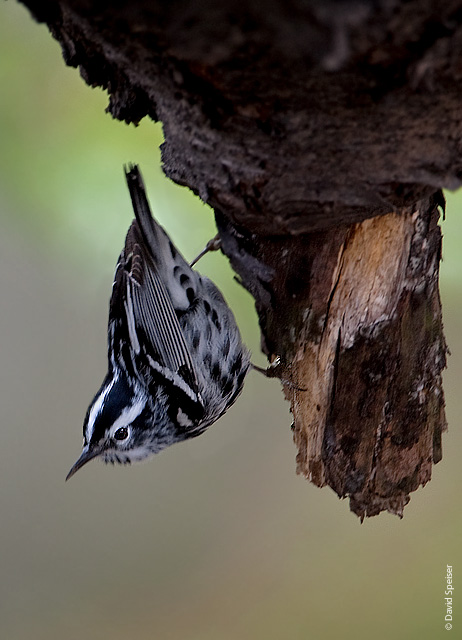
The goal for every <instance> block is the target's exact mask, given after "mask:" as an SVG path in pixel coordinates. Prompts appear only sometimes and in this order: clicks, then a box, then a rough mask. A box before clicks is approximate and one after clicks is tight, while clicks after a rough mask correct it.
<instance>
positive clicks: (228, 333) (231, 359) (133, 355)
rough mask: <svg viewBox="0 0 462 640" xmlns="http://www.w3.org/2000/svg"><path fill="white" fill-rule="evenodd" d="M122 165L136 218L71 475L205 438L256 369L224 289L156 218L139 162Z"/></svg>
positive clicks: (115, 284) (114, 291) (120, 262)
mask: <svg viewBox="0 0 462 640" xmlns="http://www.w3.org/2000/svg"><path fill="white" fill-rule="evenodd" d="M124 171H125V177H126V181H127V186H128V190H129V193H130V196H131V201H132V205H133V210H134V213H135V219H134V220H133V222H132V224H131V226H130V228H129V230H128V233H127V236H126V239H125V246H124V248H123V250H122V252H121V254H120V257H119V259H118V262H117V265H116V269H115V276H114V282H113V286H112V295H111V298H110V303H109V321H108V371H107V374H106V376H105V378H104V380H103V383H102V385H101V387H100V389H99V390H98V392H97V394H96V395H95V397H94V399H93V401H92V402H91V404H90V406H89V408H88V411H87V413H86V416H85V420H84V424H83V448H82V453H81V455H80V457H79V458H78V460H77V461H76V462H75V464H74V465H73V466H72V468H71V469H70V471H69V473H68V475H67V477H66V480H68V479H69V478H71V477H72V476H73V475H74V474H75V473H76V472H77V471H78V470H79V469H81V468H82V467H83V466H84V465H85V464H87V462H89V461H90V460H92V459H94V458H100V459H102V460H103V461H104V462H106V463H112V464H114V463H119V464H129V463H132V462H138V461H141V460H145V459H147V458H149V457H151V456H153V455H155V454H156V453H158V452H159V451H161V450H162V449H165V448H166V447H169V446H170V445H172V444H174V443H177V442H182V441H184V440H188V439H190V438H194V437H196V436H199V435H200V434H202V433H203V432H204V431H205V430H206V429H207V428H208V427H209V426H210V425H212V424H213V423H214V422H215V421H216V420H218V418H220V417H221V416H222V415H223V414H224V413H225V412H226V411H227V410H228V409H229V407H230V406H231V405H232V404H233V403H234V402H235V400H236V399H237V397H238V396H239V394H240V393H241V391H242V388H243V385H244V379H245V377H246V374H247V372H248V371H249V369H250V367H251V364H250V353H249V351H248V349H247V348H246V347H245V346H244V344H243V341H242V338H241V335H240V332H239V329H238V326H237V324H236V321H235V318H234V315H233V313H232V311H231V309H230V308H229V306H228V305H227V303H226V302H225V300H224V298H223V296H222V294H221V293H220V291H219V290H218V288H217V287H216V285H215V284H214V283H213V282H212V281H211V280H210V279H209V278H207V277H205V276H203V275H201V274H200V273H199V272H198V271H196V270H195V269H193V268H192V267H191V266H190V265H189V264H188V262H187V261H186V260H185V258H184V257H183V256H182V255H181V253H180V252H179V251H178V249H177V248H176V247H175V245H174V244H173V242H172V241H171V240H170V238H169V236H168V235H167V233H166V231H165V230H164V229H163V228H162V227H161V226H160V225H159V223H158V222H157V221H156V220H155V219H154V217H153V216H152V213H151V209H150V206H149V202H148V198H147V195H146V189H145V186H144V182H143V178H142V175H141V171H140V169H139V167H138V165H131V164H130V165H128V166H125V167H124ZM215 244H216V243H215Z"/></svg>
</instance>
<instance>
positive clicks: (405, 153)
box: [23, 0, 462, 518]
mask: <svg viewBox="0 0 462 640" xmlns="http://www.w3.org/2000/svg"><path fill="white" fill-rule="evenodd" d="M23 1H24V3H25V4H26V5H28V6H29V7H30V9H31V11H32V12H33V14H34V15H35V17H36V18H37V19H38V20H42V21H45V22H47V24H48V26H49V27H50V30H51V32H52V33H53V35H54V36H55V37H56V38H57V39H58V40H59V42H60V43H61V45H62V49H63V55H64V58H65V61H66V62H67V63H68V64H70V65H73V66H79V67H80V71H81V74H82V76H83V78H84V79H85V80H86V81H87V82H88V83H89V84H91V85H100V86H103V87H106V88H107V89H108V92H109V95H110V102H109V107H108V109H109V111H110V112H111V113H112V115H113V116H114V117H117V118H120V119H124V120H126V121H127V122H136V121H139V120H140V119H141V118H142V117H144V116H145V115H149V116H150V117H152V118H153V119H156V120H161V121H162V123H163V126H164V133H165V143H164V145H163V148H162V158H163V163H164V171H165V173H166V174H167V175H168V176H170V177H171V178H172V179H173V180H175V181H176V182H178V183H180V184H184V185H187V186H188V187H190V188H191V189H192V190H193V191H194V192H195V193H197V194H198V195H199V196H200V197H201V198H202V199H203V200H204V202H207V203H208V204H210V205H211V206H212V207H213V208H214V210H215V215H216V220H217V226H218V229H219V233H220V236H221V239H222V247H223V252H224V253H225V254H226V255H227V256H228V257H229V259H230V261H231V264H232V266H233V268H234V269H235V271H236V273H237V274H238V275H239V277H240V278H241V280H242V282H243V284H244V286H246V287H247V288H248V290H249V291H250V292H251V294H252V295H253V296H254V298H255V301H256V306H257V311H258V315H259V319H260V325H261V330H262V347H263V350H264V352H265V353H266V354H267V355H268V357H269V359H270V361H275V362H278V363H279V364H278V365H277V366H275V367H274V368H273V369H272V371H273V373H274V374H275V375H276V374H277V375H281V377H282V379H283V381H284V386H285V390H286V395H287V397H288V398H289V400H290V402H291V408H292V412H293V416H294V439H295V442H296V444H297V446H298V449H299V453H298V456H297V469H298V471H299V472H300V473H303V474H304V475H305V476H306V477H308V478H309V479H310V480H311V481H313V482H314V483H315V484H317V485H319V486H322V485H324V484H328V485H330V486H331V487H332V488H333V489H334V490H335V491H336V492H337V493H338V495H339V496H342V497H343V496H349V498H350V505H351V509H352V510H353V511H354V512H355V513H356V514H357V515H359V516H360V517H361V518H363V517H364V516H369V515H375V514H378V513H380V512H381V511H383V510H388V511H391V512H392V513H397V514H399V515H401V514H402V511H403V507H404V505H405V504H406V503H407V502H408V500H409V493H410V492H412V491H414V490H415V489H416V488H417V487H418V486H419V485H421V484H425V482H427V481H428V480H429V479H430V475H431V466H432V463H434V462H438V461H439V460H440V458H441V433H442V431H443V430H444V429H445V427H446V422H445V416H444V398H443V390H442V386H441V371H442V369H443V368H444V366H445V356H446V346H445V341H444V337H443V330H442V321H441V306H440V300H439V293H438V269H439V260H440V256H441V234H440V230H439V227H438V217H439V208H441V207H442V206H444V200H443V197H442V195H441V191H440V189H441V188H442V187H447V188H455V187H457V186H459V185H460V177H461V175H462V154H461V153H460V148H461V138H462V115H461V114H462V110H461V108H460V105H461V104H462V100H461V99H462V88H461V87H462V84H461V83H460V82H458V80H460V78H461V75H462V65H461V63H460V60H461V59H462V58H461V56H460V49H461V46H462V2H437V1H436V0H434V1H431V0H424V1H422V0H408V1H406V2H405V1H404V0H401V1H400V0H385V1H384V2H381V3H377V2H374V1H373V0H359V1H358V0H346V1H345V0H344V1H343V2H338V1H335V0H330V1H327V2H326V1H325V0H323V1H322V2H321V1H320V0H319V1H318V0H313V2H311V3H306V2H304V1H303V0H294V1H293V2H291V3H285V2H283V1H282V0H268V1H266V2H261V1H260V0H254V1H253V2H245V1H242V0H240V1H239V2H238V1H237V0H226V1H224V2H222V3H215V2H211V1H210V0H205V1H204V2H201V3H197V2H193V1H192V0H179V1H178V2H175V3H164V2H160V1H156V0H131V2H118V3H116V4H114V3H109V2H106V1H104V2H89V1H88V0H54V1H52V0H48V1H47V0H40V2H38V0H23ZM276 357H277V358H278V360H277V361H276Z"/></svg>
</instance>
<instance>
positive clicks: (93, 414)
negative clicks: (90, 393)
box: [85, 376, 117, 442]
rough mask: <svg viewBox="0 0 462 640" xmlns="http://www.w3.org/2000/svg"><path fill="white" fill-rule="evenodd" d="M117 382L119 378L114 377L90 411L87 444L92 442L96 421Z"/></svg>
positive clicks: (86, 431)
mask: <svg viewBox="0 0 462 640" xmlns="http://www.w3.org/2000/svg"><path fill="white" fill-rule="evenodd" d="M116 380H117V376H114V377H113V378H112V380H111V382H110V383H109V384H108V385H107V386H106V387H105V388H104V390H103V391H102V392H101V393H100V394H99V396H98V398H97V400H96V402H95V404H94V405H93V406H92V408H91V410H90V415H89V416H88V423H87V428H86V429H85V433H86V439H87V442H90V440H91V436H92V434H93V428H94V426H95V421H96V418H97V417H98V415H99V414H100V413H101V409H102V407H103V404H104V401H105V400H106V398H107V396H108V394H109V392H110V391H111V389H112V387H113V386H114V384H115V381H116Z"/></svg>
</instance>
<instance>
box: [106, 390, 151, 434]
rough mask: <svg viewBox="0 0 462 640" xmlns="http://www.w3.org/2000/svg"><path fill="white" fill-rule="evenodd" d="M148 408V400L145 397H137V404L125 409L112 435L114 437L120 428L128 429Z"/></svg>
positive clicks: (116, 422) (113, 426)
mask: <svg viewBox="0 0 462 640" xmlns="http://www.w3.org/2000/svg"><path fill="white" fill-rule="evenodd" d="M145 406H146V400H145V398H144V397H143V396H137V397H136V398H135V402H134V403H133V404H131V405H130V406H129V407H125V409H124V410H123V411H122V413H121V414H120V416H119V417H118V418H117V420H116V421H115V422H114V424H113V425H112V427H111V435H113V434H114V433H115V432H116V431H117V429H120V427H128V426H129V425H130V424H131V423H132V422H133V421H134V420H136V418H137V417H138V416H139V415H140V413H141V412H142V411H143V409H144V407H145Z"/></svg>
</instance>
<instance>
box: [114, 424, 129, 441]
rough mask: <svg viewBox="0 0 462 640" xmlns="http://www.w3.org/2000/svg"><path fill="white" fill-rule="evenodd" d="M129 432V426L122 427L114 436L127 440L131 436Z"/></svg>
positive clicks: (117, 438)
mask: <svg viewBox="0 0 462 640" xmlns="http://www.w3.org/2000/svg"><path fill="white" fill-rule="evenodd" d="M129 434H130V432H129V430H128V427H120V428H119V429H117V431H116V432H115V433H114V438H115V439H116V440H126V439H127V438H128V436H129Z"/></svg>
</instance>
